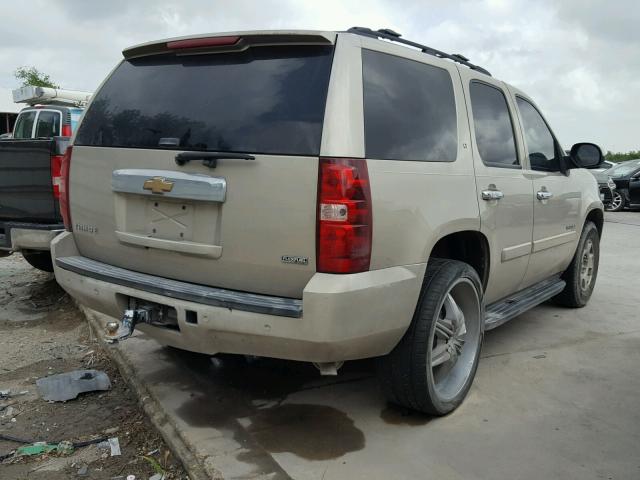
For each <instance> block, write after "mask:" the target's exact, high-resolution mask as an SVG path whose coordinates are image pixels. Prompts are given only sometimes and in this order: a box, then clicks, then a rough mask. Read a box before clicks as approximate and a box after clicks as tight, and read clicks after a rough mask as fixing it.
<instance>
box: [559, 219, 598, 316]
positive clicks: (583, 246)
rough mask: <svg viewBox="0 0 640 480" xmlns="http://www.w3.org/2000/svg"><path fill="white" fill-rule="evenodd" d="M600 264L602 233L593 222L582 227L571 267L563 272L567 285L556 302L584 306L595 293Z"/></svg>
mask: <svg viewBox="0 0 640 480" xmlns="http://www.w3.org/2000/svg"><path fill="white" fill-rule="evenodd" d="M599 264H600V233H599V232H598V228H597V227H596V226H595V224H594V223H593V222H587V223H585V225H584V228H583V229H582V235H580V240H579V241H578V248H577V249H576V253H575V255H574V256H573V260H572V261H571V264H570V265H569V268H567V270H565V272H564V273H563V274H562V279H563V280H564V281H565V282H567V286H566V287H564V290H563V291H562V292H560V293H559V294H558V295H556V297H554V301H555V303H557V304H558V305H562V306H565V307H571V308H581V307H584V306H585V305H586V304H587V302H588V301H589V299H590V298H591V294H592V293H593V287H594V286H595V284H596V278H597V276H598V265H599Z"/></svg>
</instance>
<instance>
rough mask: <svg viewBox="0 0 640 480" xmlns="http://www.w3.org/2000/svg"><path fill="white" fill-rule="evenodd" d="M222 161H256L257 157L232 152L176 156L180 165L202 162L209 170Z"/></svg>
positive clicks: (182, 153) (191, 153)
mask: <svg viewBox="0 0 640 480" xmlns="http://www.w3.org/2000/svg"><path fill="white" fill-rule="evenodd" d="M220 159H231V160H255V159H256V157H254V156H253V155H248V154H246V153H231V152H181V153H179V154H177V155H176V163H177V164H178V165H184V164H186V163H187V162H190V161H191V160H202V164H203V165H205V166H207V167H209V168H216V167H217V166H218V160H220Z"/></svg>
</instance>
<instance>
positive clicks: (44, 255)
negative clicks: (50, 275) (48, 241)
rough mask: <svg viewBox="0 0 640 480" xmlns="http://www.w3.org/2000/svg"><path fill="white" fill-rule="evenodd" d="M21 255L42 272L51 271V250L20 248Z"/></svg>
mask: <svg viewBox="0 0 640 480" xmlns="http://www.w3.org/2000/svg"><path fill="white" fill-rule="evenodd" d="M21 253H22V256H23V257H24V259H25V260H26V261H27V262H29V264H30V265H31V266H32V267H34V268H37V269H38V270H42V271H43V272H53V262H52V261H51V252H49V251H48V250H45V251H42V250H22V252H21Z"/></svg>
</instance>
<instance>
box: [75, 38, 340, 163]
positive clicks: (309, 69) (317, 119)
mask: <svg viewBox="0 0 640 480" xmlns="http://www.w3.org/2000/svg"><path fill="white" fill-rule="evenodd" d="M332 52H333V48H332V47H320V46H292V47H256V48H249V49H247V50H245V51H243V52H233V53H218V54H212V55H188V56H175V55H160V56H150V57H145V58H140V59H132V60H126V61H124V62H122V63H121V64H120V65H119V66H118V67H117V68H116V70H115V71H114V73H113V74H112V75H111V77H110V78H109V79H108V80H107V81H106V82H105V84H104V86H103V87H102V88H101V89H100V91H99V92H98V93H97V94H96V96H95V98H94V100H93V102H92V103H91V106H90V107H89V109H88V110H87V112H86V113H85V116H84V119H83V121H82V123H81V124H80V127H79V130H78V134H77V137H76V141H75V143H76V144H77V145H89V146H99V147H131V148H152V149H157V148H175V149H179V150H207V151H225V152H249V153H270V154H290V155H318V154H319V152H320V140H321V135H322V122H323V120H324V109H325V103H326V98H327V88H328V84H329V75H330V73H331V61H332Z"/></svg>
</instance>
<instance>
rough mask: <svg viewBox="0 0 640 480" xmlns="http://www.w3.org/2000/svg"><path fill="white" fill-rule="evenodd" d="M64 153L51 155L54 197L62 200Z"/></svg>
mask: <svg viewBox="0 0 640 480" xmlns="http://www.w3.org/2000/svg"><path fill="white" fill-rule="evenodd" d="M62 158H63V156H62V155H51V183H52V184H53V198H55V199H56V200H60V184H61V183H62Z"/></svg>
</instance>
